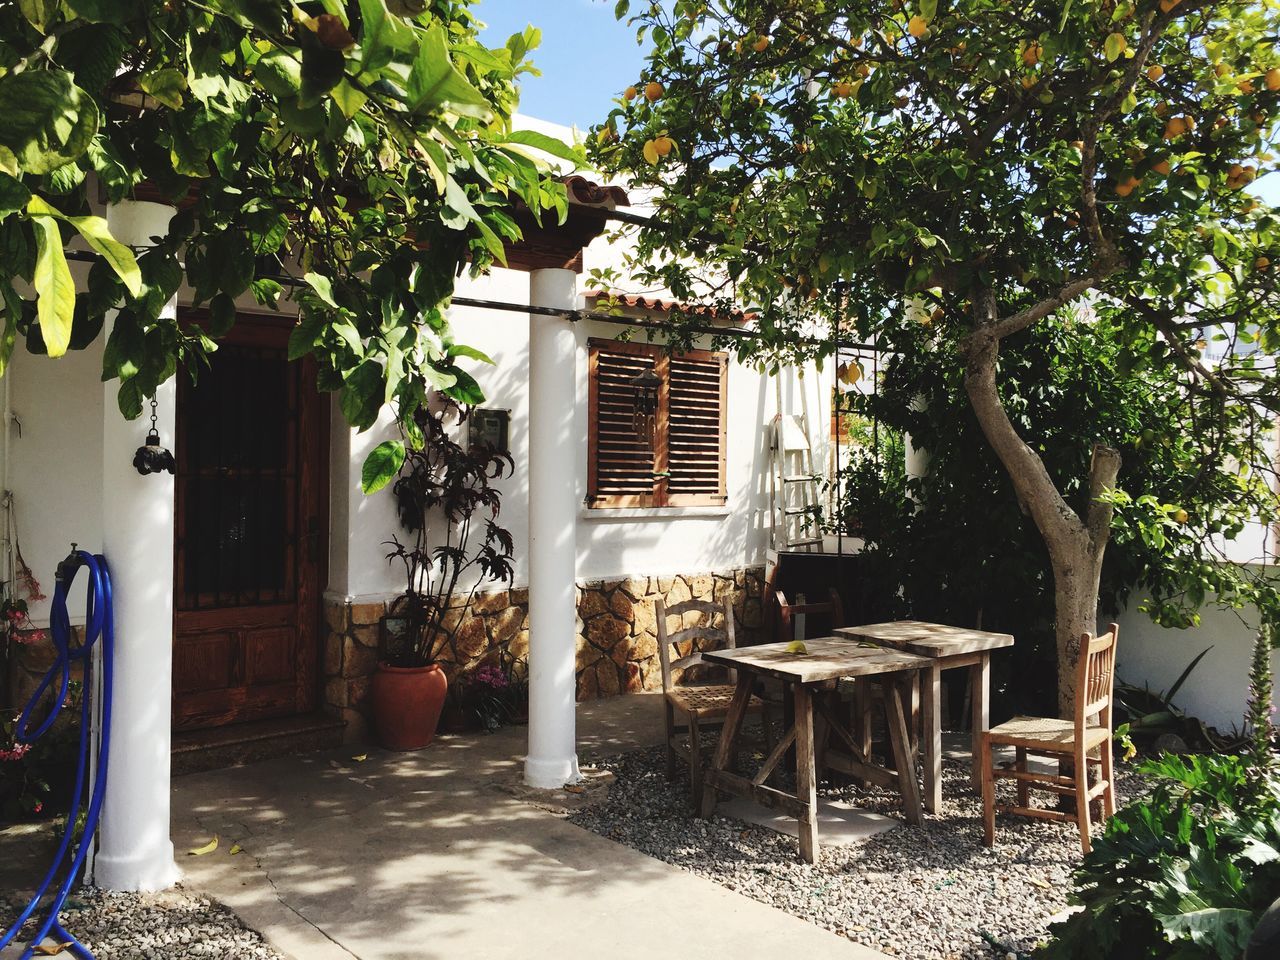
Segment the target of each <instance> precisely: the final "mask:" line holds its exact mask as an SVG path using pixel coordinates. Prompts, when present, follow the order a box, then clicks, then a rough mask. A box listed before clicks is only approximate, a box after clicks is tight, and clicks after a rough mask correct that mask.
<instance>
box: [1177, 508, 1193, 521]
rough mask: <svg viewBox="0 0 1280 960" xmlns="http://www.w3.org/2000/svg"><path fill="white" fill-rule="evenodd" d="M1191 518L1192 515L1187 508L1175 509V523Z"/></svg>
mask: <svg viewBox="0 0 1280 960" xmlns="http://www.w3.org/2000/svg"><path fill="white" fill-rule="evenodd" d="M1189 519H1190V515H1189V514H1188V513H1187V511H1186V510H1183V509H1182V508H1181V507H1179V508H1178V509H1177V510H1175V511H1173V520H1174V523H1186V522H1187V521H1188V520H1189Z"/></svg>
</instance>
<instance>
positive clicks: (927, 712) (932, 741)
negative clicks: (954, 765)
mask: <svg viewBox="0 0 1280 960" xmlns="http://www.w3.org/2000/svg"><path fill="white" fill-rule="evenodd" d="M921 676H922V677H923V678H924V691H923V693H924V730H923V736H924V808H925V809H926V810H928V811H929V812H930V813H937V812H938V811H939V810H941V809H942V669H941V668H940V667H939V666H938V662H937V661H936V660H935V661H933V662H932V663H930V664H929V666H928V667H927V668H925V670H923V671H921Z"/></svg>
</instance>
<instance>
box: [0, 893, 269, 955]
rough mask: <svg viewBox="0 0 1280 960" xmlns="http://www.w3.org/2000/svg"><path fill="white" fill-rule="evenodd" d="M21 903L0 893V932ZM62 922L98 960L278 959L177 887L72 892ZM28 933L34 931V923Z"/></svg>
mask: <svg viewBox="0 0 1280 960" xmlns="http://www.w3.org/2000/svg"><path fill="white" fill-rule="evenodd" d="M25 905H26V901H19V900H18V899H17V898H16V897H14V896H13V895H11V894H10V895H8V896H6V895H4V894H0V931H3V930H4V929H7V928H8V925H9V924H10V923H12V922H13V920H14V918H15V917H16V916H17V915H18V913H19V912H20V911H21V909H22V908H23V907H24V906H25ZM62 924H63V926H65V927H66V928H67V930H68V931H69V932H71V933H73V934H75V935H76V937H78V938H79V940H80V942H81V943H83V944H84V945H85V946H87V947H88V948H89V949H90V950H91V951H93V953H94V955H95V956H96V957H97V960H187V958H193V957H216V958H219V960H281V956H280V954H279V953H277V952H276V951H275V950H273V949H272V948H271V947H269V946H268V945H267V944H266V943H265V942H264V941H263V939H262V937H261V936H259V935H258V934H257V933H256V932H255V931H253V930H250V929H249V928H248V927H246V926H245V925H244V924H243V923H242V922H241V920H240V918H239V917H237V916H236V915H235V914H234V913H232V912H231V911H230V910H228V909H227V908H226V907H224V906H223V905H222V904H220V903H217V902H215V901H213V900H210V899H209V898H208V897H203V896H200V895H199V894H194V893H190V892H188V891H186V890H184V889H182V888H181V887H178V888H176V889H174V890H168V891H166V892H164V893H152V894H136V893H103V892H102V891H99V890H90V889H84V890H79V891H74V892H72V894H71V896H69V897H68V898H67V902H66V905H65V906H64V908H63V911H62ZM27 932H28V933H29V934H34V933H35V926H34V924H29V925H28V927H27ZM63 955H64V956H70V954H63ZM14 956H17V954H14Z"/></svg>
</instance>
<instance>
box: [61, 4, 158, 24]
mask: <svg viewBox="0 0 1280 960" xmlns="http://www.w3.org/2000/svg"><path fill="white" fill-rule="evenodd" d="M65 2H66V4H67V6H68V7H70V8H71V9H72V10H74V11H75V12H76V14H77V15H78V16H79V17H80V19H82V20H89V21H92V22H94V23H128V22H129V21H130V20H134V19H137V18H138V17H139V16H141V13H142V11H141V3H140V0H65Z"/></svg>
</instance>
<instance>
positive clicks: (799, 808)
mask: <svg viewBox="0 0 1280 960" xmlns="http://www.w3.org/2000/svg"><path fill="white" fill-rule="evenodd" d="M788 646H789V644H786V643H766V644H762V645H761V646H756V647H739V648H738V649H736V650H716V651H710V652H706V653H703V655H702V659H703V660H704V661H705V662H707V663H712V664H715V665H717V666H724V667H728V668H730V669H731V670H735V671H737V677H738V679H737V685H736V686H735V688H734V693H733V700H732V702H731V703H730V705H729V713H728V715H727V716H726V717H725V720H724V728H723V729H722V731H721V733H720V743H719V745H718V746H717V747H716V755H715V759H714V761H713V762H712V765H711V769H710V770H708V771H707V772H706V774H705V775H704V777H703V791H702V803H701V807H700V811H699V812H700V813H701V815H702V816H704V817H708V816H710V815H711V813H712V811H713V810H714V809H715V805H716V791H717V790H723V791H725V792H727V793H732V794H735V795H737V796H742V797H747V798H749V799H752V800H755V801H756V802H757V803H762V804H764V805H765V806H768V807H774V808H777V809H779V810H782V811H784V812H786V813H788V814H790V815H792V816H794V817H795V818H796V819H797V820H798V821H799V824H800V856H801V857H803V858H804V859H805V860H807V861H808V862H809V863H813V862H815V861H816V860H817V858H818V771H817V765H816V762H815V752H816V750H815V742H814V732H813V731H814V713H815V710H816V711H817V712H818V714H819V715H820V716H821V718H822V719H823V720H825V722H826V730H827V736H829V735H830V734H832V733H834V734H835V735H836V737H837V738H838V739H840V740H842V741H843V742H844V744H845V745H846V746H847V747H848V748H849V750H850V756H849V757H848V758H847V759H845V762H844V764H843V766H842V767H841V768H842V769H845V770H847V771H848V772H851V773H853V774H854V775H855V776H861V777H863V778H865V779H868V780H872V781H874V782H876V783H880V784H883V785H886V786H890V787H893V786H896V787H897V788H898V789H899V790H900V791H901V793H902V798H903V809H904V811H905V815H906V818H907V821H908V822H910V823H920V821H921V820H922V819H923V812H922V810H921V804H920V784H919V783H918V781H917V780H916V772H915V763H914V760H913V759H912V756H911V746H910V742H909V734H908V730H907V707H906V706H905V705H906V704H908V703H910V697H911V692H910V691H911V685H912V681H913V680H914V678H915V676H916V675H917V673H918V672H919V671H922V670H927V669H928V668H929V666H930V663H931V661H930V660H929V659H928V658H926V657H921V656H917V655H916V654H913V653H909V652H906V651H902V650H893V649H888V648H885V647H877V646H872V645H858V644H853V643H850V642H849V641H848V640H842V639H838V638H835V637H826V638H823V639H817V640H806V641H805V646H806V649H807V652H805V653H788V652H787V647H788ZM761 676H764V677H775V678H777V679H779V680H782V681H783V682H784V683H786V684H787V685H788V686H789V687H790V689H791V690H792V691H793V696H794V699H795V721H794V723H793V724H792V725H791V729H790V730H788V731H787V733H786V734H785V735H784V736H783V737H782V739H780V740H779V741H778V743H777V744H776V745H775V746H774V748H773V750H772V751H771V752H770V754H769V756H767V757H766V758H765V760H764V763H763V764H762V765H761V767H760V769H759V770H758V771H757V772H756V774H755V775H754V776H753V777H750V778H748V777H745V776H742V775H740V774H738V773H734V772H732V771H731V770H730V769H729V766H730V763H731V761H732V760H733V758H734V756H735V747H736V745H737V741H738V736H739V734H740V733H741V732H742V720H743V717H745V716H746V711H747V703H748V701H749V700H750V698H751V690H752V687H753V685H754V684H755V681H756V679H757V678H758V677H761ZM872 676H874V677H878V678H879V682H880V683H881V684H882V686H883V687H884V694H885V696H884V702H885V713H886V718H887V720H888V727H889V740H890V743H891V744H892V749H893V763H894V769H893V770H889V769H888V768H886V767H881V766H878V765H876V764H874V763H873V762H872V760H871V757H870V756H869V755H868V754H867V753H865V752H863V751H862V750H861V748H860V747H859V744H858V741H857V740H856V739H855V738H854V737H853V736H852V735H851V734H850V733H849V731H848V730H847V729H846V728H845V726H844V725H843V724H842V723H841V721H840V719H839V718H838V717H837V715H836V712H835V711H834V710H832V709H831V708H830V707H829V705H828V704H827V702H826V698H825V697H824V696H823V693H824V691H831V690H834V689H835V685H836V681H837V680H838V679H839V678H841V677H872ZM823 739H824V740H825V739H826V737H825V736H824V738H823ZM792 745H794V746H795V748H796V792H795V793H794V794H790V793H787V792H785V791H783V790H780V789H777V788H775V787H771V786H768V785H767V784H766V783H765V781H766V780H768V779H769V776H770V774H772V773H773V770H774V768H775V767H776V766H777V765H778V763H779V762H780V761H781V760H782V758H783V757H784V756H786V754H787V752H788V751H789V750H790V749H791V747H792ZM842 759H844V758H842Z"/></svg>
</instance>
